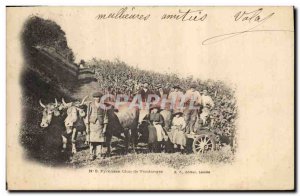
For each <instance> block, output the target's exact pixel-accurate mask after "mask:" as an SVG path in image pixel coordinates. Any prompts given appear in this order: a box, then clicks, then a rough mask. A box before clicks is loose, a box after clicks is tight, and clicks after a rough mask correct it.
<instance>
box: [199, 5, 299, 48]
mask: <svg viewBox="0 0 300 196" xmlns="http://www.w3.org/2000/svg"><path fill="white" fill-rule="evenodd" d="M262 12H263V8H259V9H257V10H254V11H251V12H246V11H243V12H242V11H239V12H237V13H236V14H235V15H234V21H235V22H237V21H242V22H248V23H254V24H255V25H254V26H252V27H251V28H249V29H246V30H243V31H238V32H232V33H227V34H221V35H217V36H213V37H210V38H208V39H206V40H204V41H203V42H202V45H209V44H215V43H218V42H221V41H223V40H226V39H230V38H233V37H236V36H238V35H242V34H245V33H253V32H294V31H292V30H282V29H272V30H271V29H257V27H259V26H260V25H262V24H263V23H265V22H266V21H268V20H270V19H271V17H272V16H274V14H275V13H274V12H272V13H271V14H268V15H267V16H265V17H262V16H261V13H262Z"/></svg>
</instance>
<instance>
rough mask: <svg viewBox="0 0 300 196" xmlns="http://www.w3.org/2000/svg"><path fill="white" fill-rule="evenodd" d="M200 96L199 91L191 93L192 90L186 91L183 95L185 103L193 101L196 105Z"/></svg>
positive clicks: (199, 100) (199, 101)
mask: <svg viewBox="0 0 300 196" xmlns="http://www.w3.org/2000/svg"><path fill="white" fill-rule="evenodd" d="M201 98H202V97H201V95H200V93H199V91H196V90H195V91H192V90H187V91H186V93H185V102H187V101H192V100H193V101H195V102H197V103H201Z"/></svg>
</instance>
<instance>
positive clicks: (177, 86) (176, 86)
mask: <svg viewBox="0 0 300 196" xmlns="http://www.w3.org/2000/svg"><path fill="white" fill-rule="evenodd" d="M173 88H174V89H175V88H177V89H181V87H180V86H179V85H175V86H173Z"/></svg>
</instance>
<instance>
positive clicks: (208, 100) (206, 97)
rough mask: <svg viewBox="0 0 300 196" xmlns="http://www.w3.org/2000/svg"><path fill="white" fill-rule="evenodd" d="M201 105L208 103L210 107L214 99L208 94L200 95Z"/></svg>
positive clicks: (212, 105)
mask: <svg viewBox="0 0 300 196" xmlns="http://www.w3.org/2000/svg"><path fill="white" fill-rule="evenodd" d="M202 105H203V106H204V107H205V106H207V105H210V106H211V107H214V106H215V104H214V101H213V100H212V98H211V97H210V96H209V95H202Z"/></svg>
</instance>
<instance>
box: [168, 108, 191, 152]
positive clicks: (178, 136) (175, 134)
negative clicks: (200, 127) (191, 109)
mask: <svg viewBox="0 0 300 196" xmlns="http://www.w3.org/2000/svg"><path fill="white" fill-rule="evenodd" d="M182 115H183V113H182V112H181V111H176V112H175V113H174V117H173V120H172V126H171V129H172V136H171V142H172V143H173V144H174V148H176V147H177V146H180V150H181V153H183V152H184V148H185V146H186V141H187V138H186V135H185V131H184V129H185V127H186V123H185V120H184V118H183V117H182Z"/></svg>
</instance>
